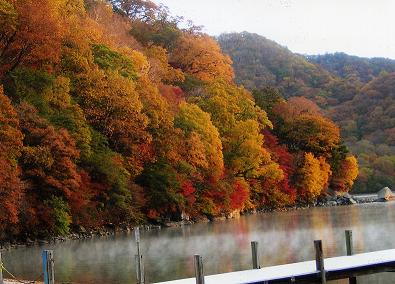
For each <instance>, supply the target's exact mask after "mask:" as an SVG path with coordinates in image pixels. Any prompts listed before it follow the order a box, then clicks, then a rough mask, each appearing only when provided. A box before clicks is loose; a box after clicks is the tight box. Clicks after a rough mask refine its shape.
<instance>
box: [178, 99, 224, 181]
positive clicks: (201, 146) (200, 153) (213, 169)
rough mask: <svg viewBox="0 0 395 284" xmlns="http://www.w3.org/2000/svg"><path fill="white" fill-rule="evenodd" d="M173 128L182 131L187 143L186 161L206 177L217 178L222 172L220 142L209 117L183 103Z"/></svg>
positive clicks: (194, 106)
mask: <svg viewBox="0 0 395 284" xmlns="http://www.w3.org/2000/svg"><path fill="white" fill-rule="evenodd" d="M175 127H178V128H180V129H182V130H183V132H184V137H185V140H186V141H188V142H189V143H188V144H189V151H187V153H186V155H187V157H188V159H187V161H188V162H189V163H190V164H191V165H193V166H195V167H197V168H200V169H202V170H203V171H204V172H206V174H207V175H208V176H211V177H214V178H218V177H219V176H220V175H221V174H222V172H223V170H224V165H223V155H222V142H221V140H220V136H219V133H218V130H217V128H216V127H215V126H214V125H213V124H212V122H211V119H210V115H209V114H208V113H205V112H203V111H202V110H201V109H200V108H199V107H198V106H196V105H193V104H187V103H183V104H181V105H180V110H179V113H178V115H177V116H176V118H175ZM188 144H187V145H188Z"/></svg>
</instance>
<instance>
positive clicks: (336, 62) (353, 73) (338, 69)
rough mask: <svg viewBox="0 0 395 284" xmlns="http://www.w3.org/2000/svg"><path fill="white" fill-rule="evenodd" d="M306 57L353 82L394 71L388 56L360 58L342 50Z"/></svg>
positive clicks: (367, 80)
mask: <svg viewBox="0 0 395 284" xmlns="http://www.w3.org/2000/svg"><path fill="white" fill-rule="evenodd" d="M307 59H308V60H309V61H310V62H312V63H316V64H319V65H320V66H322V67H324V68H325V69H326V70H328V71H330V72H332V73H334V74H336V75H337V76H340V77H342V78H344V79H347V80H349V81H351V82H354V83H359V84H361V83H362V84H363V83H368V82H370V81H371V80H373V79H374V78H376V77H378V76H379V75H383V74H385V73H392V72H395V60H392V59H388V58H361V57H358V56H351V55H347V54H345V53H342V52H337V53H334V54H324V55H309V56H307Z"/></svg>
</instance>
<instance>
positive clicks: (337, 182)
mask: <svg viewBox="0 0 395 284" xmlns="http://www.w3.org/2000/svg"><path fill="white" fill-rule="evenodd" d="M358 173H359V171H358V161H357V159H356V158H355V157H354V156H352V155H349V156H347V157H346V158H345V159H344V160H342V161H341V163H340V167H339V169H338V170H337V171H336V172H334V174H333V176H332V180H331V187H332V188H333V189H334V190H336V191H343V192H344V191H349V190H350V189H351V188H352V186H353V184H354V181H355V179H356V178H357V176H358Z"/></svg>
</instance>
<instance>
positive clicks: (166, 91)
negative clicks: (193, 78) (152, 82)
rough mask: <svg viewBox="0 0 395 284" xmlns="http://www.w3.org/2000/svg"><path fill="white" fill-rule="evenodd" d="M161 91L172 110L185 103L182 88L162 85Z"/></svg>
mask: <svg viewBox="0 0 395 284" xmlns="http://www.w3.org/2000/svg"><path fill="white" fill-rule="evenodd" d="M159 91H160V93H161V94H162V96H163V97H164V98H165V99H166V100H167V102H168V103H169V104H170V106H171V107H172V108H175V107H177V106H178V105H179V104H180V103H182V102H184V101H185V93H184V92H183V90H182V89H181V88H180V87H175V86H169V85H161V86H160V87H159Z"/></svg>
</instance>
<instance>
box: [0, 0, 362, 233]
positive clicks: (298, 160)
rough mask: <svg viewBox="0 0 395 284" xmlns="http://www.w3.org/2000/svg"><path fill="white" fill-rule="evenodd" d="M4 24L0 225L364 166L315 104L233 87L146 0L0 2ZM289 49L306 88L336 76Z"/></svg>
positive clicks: (223, 202)
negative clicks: (300, 68) (299, 66)
mask: <svg viewBox="0 0 395 284" xmlns="http://www.w3.org/2000/svg"><path fill="white" fill-rule="evenodd" d="M0 22H1V25H0V80H1V83H2V87H1V88H0V101H1V104H0V239H4V238H12V237H15V236H18V237H20V238H22V239H23V238H28V237H29V238H34V237H43V236H48V235H62V234H67V233H68V232H69V231H70V230H72V229H73V228H78V227H80V226H84V227H86V228H95V227H99V226H103V225H105V224H113V225H122V224H135V223H143V222H163V221H166V220H169V219H171V220H178V219H179V218H180V215H181V213H182V212H184V213H185V214H187V215H189V216H191V218H199V217H200V216H207V217H209V218H212V217H215V216H223V215H227V214H229V213H231V212H234V211H245V210H255V209H261V208H265V207H281V206H289V205H293V204H295V203H310V202H314V201H315V200H316V199H317V198H319V197H320V196H324V195H325V193H326V192H327V191H328V190H329V189H332V190H337V191H343V192H344V191H348V190H349V189H350V188H351V186H352V185H353V181H354V180H355V178H356V176H357V174H358V166H357V161H356V159H355V158H354V156H352V155H351V154H349V153H348V151H347V149H346V147H345V146H344V145H343V144H342V143H341V138H340V132H339V128H338V127H337V126H336V125H335V124H334V123H333V122H332V121H331V120H330V119H328V118H325V117H323V116H322V114H321V112H320V110H319V108H318V107H317V106H316V105H315V104H314V103H313V102H311V101H307V100H304V99H298V98H293V99H290V100H289V101H286V100H285V99H283V98H282V97H281V95H280V94H279V93H278V92H277V90H275V89H271V88H266V89H263V90H260V91H256V92H254V93H251V92H249V91H248V90H247V89H245V88H244V87H242V86H238V85H236V84H235V83H234V81H233V78H234V73H233V69H232V65H231V64H232V61H231V59H230V58H229V57H228V56H227V55H225V54H223V53H222V52H221V48H220V47H219V45H218V44H217V42H216V41H215V40H214V39H212V38H211V37H209V36H208V35H206V34H203V33H201V32H200V30H199V29H198V28H196V27H194V26H190V28H188V29H180V28H179V27H178V24H179V19H178V18H174V17H172V16H170V14H169V12H168V11H167V10H166V9H165V8H164V7H161V6H157V5H155V4H154V3H152V2H150V1H137V0H113V1H111V3H110V2H107V1H104V0H102V1H97V0H86V1H83V0H0ZM298 58H299V59H298V60H299V61H300V62H299V61H297V63H298V64H299V63H301V64H306V68H312V69H311V72H310V73H309V76H310V77H311V78H307V79H306V80H307V81H309V84H310V83H311V86H310V85H309V84H307V83H306V88H307V89H311V90H312V92H315V91H317V90H320V89H319V86H321V85H322V84H327V81H330V80H331V76H332V75H330V74H329V72H326V71H323V69H322V68H320V67H316V66H315V65H313V64H312V63H308V62H306V61H303V60H302V58H301V57H298ZM273 64H277V63H273ZM273 68H274V67H273ZM284 70H285V71H284V72H288V71H287V70H288V69H284ZM298 72H299V73H300V74H299V73H297V76H298V77H295V78H299V76H302V77H303V76H304V75H303V74H304V73H303V72H302V71H298ZM284 74H285V73H284ZM284 76H285V75H284ZM279 78H280V77H278V78H274V79H273V80H274V81H273V82H277V81H278V80H279V81H281V80H283V79H281V80H280V79H279ZM270 80H272V79H270ZM298 80H299V79H298ZM300 80H302V79H300ZM302 81H303V80H302ZM298 82H299V81H298ZM303 82H304V81H303ZM284 84H285V86H286V83H284ZM289 84H291V83H289ZM261 87H262V86H260V88H261ZM287 88H290V85H289V86H288V87H287ZM312 96H313V97H315V96H322V97H325V96H324V95H322V94H315V93H314V94H313V95H312Z"/></svg>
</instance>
